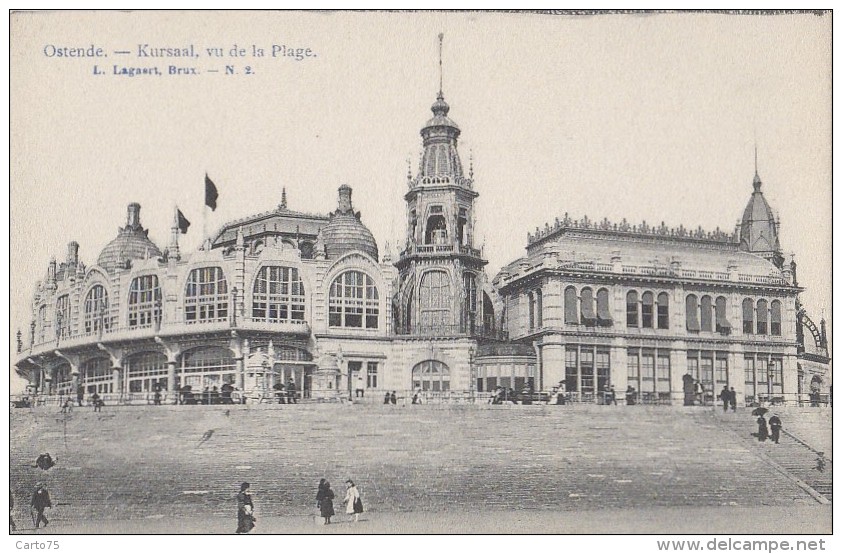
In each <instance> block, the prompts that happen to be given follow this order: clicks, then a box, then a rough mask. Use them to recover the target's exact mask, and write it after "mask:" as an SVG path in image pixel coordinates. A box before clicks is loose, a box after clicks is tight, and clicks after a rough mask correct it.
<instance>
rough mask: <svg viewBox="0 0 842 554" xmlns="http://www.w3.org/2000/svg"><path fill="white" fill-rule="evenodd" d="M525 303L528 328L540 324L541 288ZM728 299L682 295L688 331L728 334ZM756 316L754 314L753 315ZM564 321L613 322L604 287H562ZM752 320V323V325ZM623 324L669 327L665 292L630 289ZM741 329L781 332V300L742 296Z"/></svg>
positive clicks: (587, 323)
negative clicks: (755, 302) (769, 301)
mask: <svg viewBox="0 0 842 554" xmlns="http://www.w3.org/2000/svg"><path fill="white" fill-rule="evenodd" d="M527 299H528V304H529V330H530V331H532V330H534V329H536V328H540V327H542V326H543V298H542V293H541V289H536V290H534V291H530V292H528V293H527ZM727 312H728V303H727V300H726V298H725V297H724V296H718V297H716V299H713V298H711V297H710V296H708V295H704V296H702V297H701V299H699V298H698V297H697V296H696V295H695V294H688V295H687V297H686V299H685V314H686V319H687V324H686V326H687V330H688V331H690V332H700V331H701V332H716V333H720V334H723V335H727V334H730V332H731V323H730V322H729V321H728V317H727ZM755 316H756V317H755ZM564 323H565V324H567V325H585V326H590V327H593V326H596V325H600V326H610V325H613V320H612V318H611V310H610V308H609V292H608V289H605V288H601V289H599V290H597V292H596V296H594V293H593V290H592V289H591V288H590V287H584V288H582V289H581V290H580V291H578V293H577V290H576V288H575V287H573V286H569V287H567V288H566V289H564ZM755 323H756V325H755ZM626 327H633V328H638V327H639V328H643V329H669V327H670V322H669V294H667V293H666V292H661V293H658V294H657V296H655V293H653V292H651V291H644V292H643V294H640V295H638V292H637V291H635V290H631V291H629V292H628V293H627V294H626ZM743 333H745V334H758V335H766V334H772V335H780V334H781V303H780V301H778V300H773V301H772V302H771V304H770V303H768V302H767V301H766V300H764V299H760V300H758V301H757V306H756V309H755V304H754V301H753V300H752V299H750V298H746V299H745V300H743Z"/></svg>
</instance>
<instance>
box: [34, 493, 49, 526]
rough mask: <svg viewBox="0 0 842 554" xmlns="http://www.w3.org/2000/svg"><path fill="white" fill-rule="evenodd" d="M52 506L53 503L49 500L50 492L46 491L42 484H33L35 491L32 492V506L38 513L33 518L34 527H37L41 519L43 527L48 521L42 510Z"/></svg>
mask: <svg viewBox="0 0 842 554" xmlns="http://www.w3.org/2000/svg"><path fill="white" fill-rule="evenodd" d="M52 507H53V504H52V503H51V502H50V493H49V492H47V488H46V487H45V486H44V484H43V483H38V484H37V485H35V492H33V493H32V508H33V509H35V512H36V513H37V514H38V515H37V517H36V518H35V528H36V529H38V527H39V526H40V525H41V522H42V521H43V522H44V527H46V526H47V525H48V524H49V523H50V522H49V521H48V520H47V517H46V516H45V515H44V510H45V509H46V508H52Z"/></svg>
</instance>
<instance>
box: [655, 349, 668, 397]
mask: <svg viewBox="0 0 842 554" xmlns="http://www.w3.org/2000/svg"><path fill="white" fill-rule="evenodd" d="M657 379H658V387H657V388H658V390H659V391H661V392H669V390H670V356H669V352H658V367H657Z"/></svg>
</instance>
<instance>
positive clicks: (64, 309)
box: [56, 294, 70, 338]
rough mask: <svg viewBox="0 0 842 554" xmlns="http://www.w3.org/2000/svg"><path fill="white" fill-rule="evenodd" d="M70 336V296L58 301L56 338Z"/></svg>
mask: <svg viewBox="0 0 842 554" xmlns="http://www.w3.org/2000/svg"><path fill="white" fill-rule="evenodd" d="M68 335H70V296H68V295H66V294H65V295H63V296H59V297H58V300H56V338H58V337H66V336H68Z"/></svg>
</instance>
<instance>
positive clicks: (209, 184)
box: [205, 173, 219, 211]
mask: <svg viewBox="0 0 842 554" xmlns="http://www.w3.org/2000/svg"><path fill="white" fill-rule="evenodd" d="M217 198H219V193H218V192H216V185H214V184H213V181H211V180H210V177H208V174H207V173H205V206H207V207H208V208H210V209H211V210H214V211H216V199H217Z"/></svg>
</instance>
